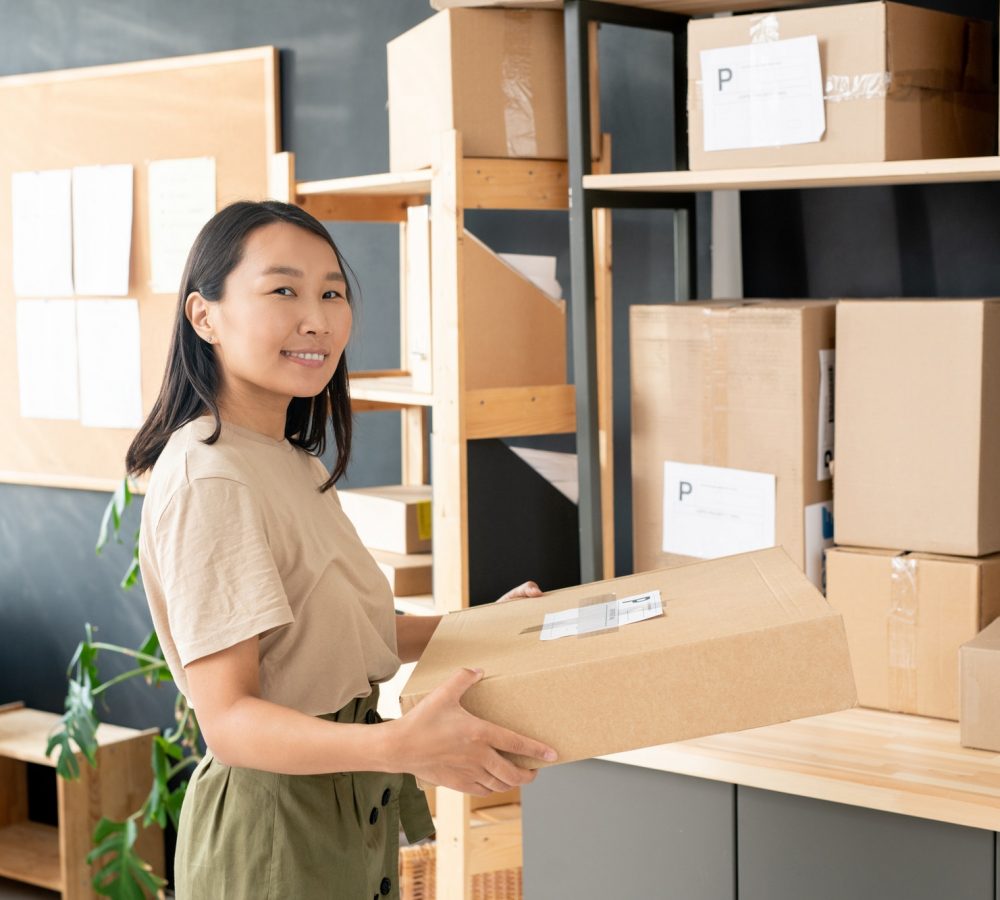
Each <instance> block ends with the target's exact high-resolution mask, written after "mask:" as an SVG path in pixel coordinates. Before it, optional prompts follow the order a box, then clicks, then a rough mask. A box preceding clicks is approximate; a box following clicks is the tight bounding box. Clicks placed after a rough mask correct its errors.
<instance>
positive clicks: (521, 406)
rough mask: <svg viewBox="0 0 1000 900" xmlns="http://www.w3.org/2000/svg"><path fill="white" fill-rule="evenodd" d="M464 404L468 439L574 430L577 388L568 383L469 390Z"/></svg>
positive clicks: (561, 432)
mask: <svg viewBox="0 0 1000 900" xmlns="http://www.w3.org/2000/svg"><path fill="white" fill-rule="evenodd" d="M465 404H466V405H465V431H466V437H468V438H469V439H475V438H491V437H517V436H519V435H535V434H565V433H568V432H571V431H575V430H576V392H575V390H574V388H573V385H571V384H542V385H536V386H534V387H516V388H487V389H483V390H476V391H468V392H467V393H466V400H465Z"/></svg>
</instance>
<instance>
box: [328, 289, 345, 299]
mask: <svg viewBox="0 0 1000 900" xmlns="http://www.w3.org/2000/svg"><path fill="white" fill-rule="evenodd" d="M343 296H344V295H343V294H342V293H340V291H327V292H326V293H325V294H323V299H324V300H340V299H342V298H343Z"/></svg>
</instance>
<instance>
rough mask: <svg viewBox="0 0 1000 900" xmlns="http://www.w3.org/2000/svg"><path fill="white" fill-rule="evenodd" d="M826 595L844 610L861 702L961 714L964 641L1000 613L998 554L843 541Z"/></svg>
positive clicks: (833, 555)
mask: <svg viewBox="0 0 1000 900" xmlns="http://www.w3.org/2000/svg"><path fill="white" fill-rule="evenodd" d="M827 599H828V600H829V601H830V605H831V606H832V607H833V608H834V609H836V610H837V611H838V612H839V613H841V614H842V615H843V617H844V625H845V626H846V628H847V640H848V643H849V644H850V647H851V659H852V660H853V661H854V677H855V679H856V680H857V684H858V700H859V702H860V703H861V705H862V706H870V707H874V708H875V709H888V710H893V711H896V712H905V713H915V714H917V715H922V716H935V717H937V718H941V719H958V712H959V680H958V671H959V667H958V655H959V648H960V647H961V646H962V644H964V643H965V642H966V641H969V640H971V639H972V638H973V637H975V635H976V634H977V633H978V632H979V631H981V630H982V629H983V628H984V627H985V626H986V625H988V624H989V623H990V622H992V621H993V620H994V619H995V618H996V617H997V616H998V615H1000V555H998V556H990V557H986V558H985V559H968V558H961V557H953V556H938V555H934V554H929V553H903V552H900V551H892V550H871V549H857V548H848V547H837V548H835V549H833V550H831V551H829V553H828V554H827Z"/></svg>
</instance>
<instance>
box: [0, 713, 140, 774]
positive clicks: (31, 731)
mask: <svg viewBox="0 0 1000 900" xmlns="http://www.w3.org/2000/svg"><path fill="white" fill-rule="evenodd" d="M58 722H59V716H57V715H56V714H55V713H49V712H42V711H41V710H37V709H12V710H10V711H6V712H0V756H3V757H7V758H8V759H17V760H20V761H22V762H29V763H37V764H38V765H42V766H55V759H54V758H53V759H50V758H49V757H47V756H46V755H45V744H46V743H47V741H48V738H49V734H50V732H51V731H52V729H53V728H54V727H55V726H56V724H57V723H58ZM143 734H159V731H158V730H157V729H155V728H149V729H146V730H145V731H136V730H135V729H132V728H123V727H121V726H119V725H108V724H106V723H102V724H101V725H99V726H98V727H97V743H98V744H99V745H100V746H102V747H103V746H107V745H109V744H116V743H118V742H119V741H127V740H131V739H132V738H135V737H137V736H139V735H143ZM78 755H79V754H78Z"/></svg>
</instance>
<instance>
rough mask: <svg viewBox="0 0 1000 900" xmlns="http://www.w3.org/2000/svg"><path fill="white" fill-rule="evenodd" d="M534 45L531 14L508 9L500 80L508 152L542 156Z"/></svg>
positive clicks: (512, 154) (505, 14)
mask: <svg viewBox="0 0 1000 900" xmlns="http://www.w3.org/2000/svg"><path fill="white" fill-rule="evenodd" d="M530 46H531V13H530V12H525V11H513V12H510V11H505V13H504V32H503V62H502V64H501V70H500V82H501V87H502V89H503V95H504V109H503V118H504V131H505V132H506V137H507V152H508V153H509V154H510V155H511V156H528V157H531V156H538V138H537V134H536V131H535V107H534V89H533V85H532V72H531V55H530V54H529V52H528V48H529V47H530Z"/></svg>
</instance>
